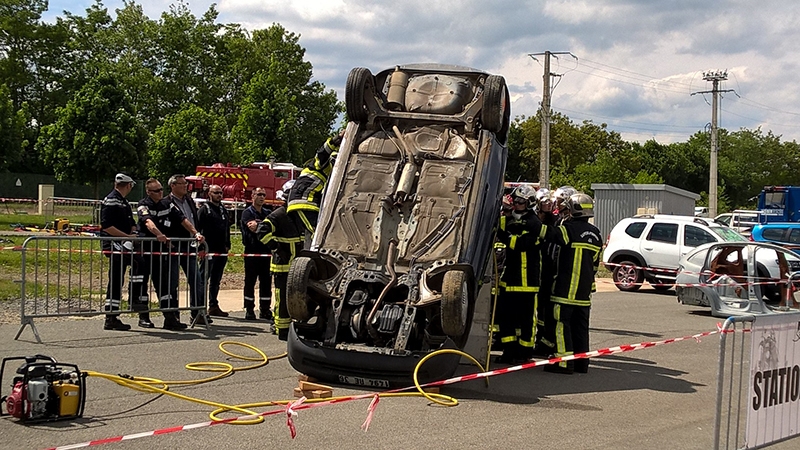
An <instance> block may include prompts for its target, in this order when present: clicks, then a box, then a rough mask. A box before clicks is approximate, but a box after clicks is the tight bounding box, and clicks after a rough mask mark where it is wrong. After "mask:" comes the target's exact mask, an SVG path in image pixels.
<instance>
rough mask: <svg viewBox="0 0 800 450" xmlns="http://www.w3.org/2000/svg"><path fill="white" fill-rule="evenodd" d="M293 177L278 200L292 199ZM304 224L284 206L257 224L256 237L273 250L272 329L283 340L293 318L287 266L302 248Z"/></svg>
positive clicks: (286, 336)
mask: <svg viewBox="0 0 800 450" xmlns="http://www.w3.org/2000/svg"><path fill="white" fill-rule="evenodd" d="M293 184H294V186H297V183H293V180H290V181H287V182H286V183H285V184H284V185H283V188H282V189H281V191H282V192H281V195H280V197H281V198H279V200H284V201H285V200H286V199H288V198H291V190H292V189H294V187H292V185H293ZM304 229H305V225H304V223H303V222H302V221H301V220H299V219H298V216H297V215H291V214H289V213H288V212H287V209H286V205H283V206H281V207H279V208H277V209H276V210H275V211H272V213H270V214H269V215H268V216H267V217H266V218H265V219H264V220H263V221H262V222H261V223H260V224H259V225H258V231H257V235H258V239H259V240H260V242H261V243H262V244H263V245H265V246H267V247H268V248H269V249H270V250H271V251H272V264H270V270H271V271H272V275H273V276H274V277H275V299H276V305H275V309H274V314H273V317H274V324H275V327H274V331H275V333H276V334H277V335H278V339H280V340H282V341H286V340H288V339H289V325H290V324H291V322H292V319H291V318H290V317H289V309H288V307H287V305H286V285H287V283H288V280H289V267H290V265H291V263H292V260H293V259H294V257H295V256H296V255H297V253H298V252H299V251H300V250H302V249H303V242H304V240H305V239H304V237H303V232H304Z"/></svg>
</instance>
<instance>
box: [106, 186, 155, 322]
mask: <svg viewBox="0 0 800 450" xmlns="http://www.w3.org/2000/svg"><path fill="white" fill-rule="evenodd" d="M135 185H136V182H135V181H133V178H131V177H129V176H128V175H125V174H124V173H118V174H117V175H116V177H114V190H112V191H111V192H110V193H109V194H108V195H106V196H105V198H104V199H103V201H102V203H101V204H100V227H101V231H100V236H105V237H109V238H112V239H104V240H103V241H102V248H103V254H105V255H106V257H108V259H109V260H108V287H107V289H106V301H105V307H104V308H103V309H104V310H105V311H108V312H109V314H106V321H105V324H104V325H103V329H105V330H118V331H127V330H130V329H131V326H130V325H128V324H125V323H123V322H122V321H121V320H119V313H118V312H117V313H116V314H114V313H113V312H114V311H119V307H120V303H121V302H122V286H123V285H124V283H125V271H126V270H127V268H128V266H131V280H130V291H129V294H128V299H129V301H130V304H131V308H132V309H134V310H140V311H141V310H146V309H148V307H147V300H146V299H145V302H144V304H143V305H142V304H141V301H140V299H141V297H142V295H145V296H146V295H147V288H146V285H145V284H144V275H143V274H142V272H141V271H142V270H143V269H144V261H143V260H142V257H141V256H140V255H135V254H134V253H133V252H132V250H133V243H132V241H126V240H123V239H120V238H128V239H133V238H135V237H136V221H134V220H133V212H132V211H131V205H130V203H128V200H127V199H126V198H125V197H127V196H128V194H130V193H131V190H132V189H133V187H134V186H135ZM143 292H144V294H143ZM143 316H145V317H144V318H146V319H147V320H148V321H149V318H147V317H146V314H143Z"/></svg>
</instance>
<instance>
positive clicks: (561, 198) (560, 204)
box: [553, 186, 578, 210]
mask: <svg viewBox="0 0 800 450" xmlns="http://www.w3.org/2000/svg"><path fill="white" fill-rule="evenodd" d="M577 193H578V190H577V189H575V188H574V187H572V186H561V187H560V188H558V189H556V190H555V192H553V203H555V205H556V208H558V209H559V210H562V209H566V208H567V201H568V200H569V198H570V197H572V196H573V195H575V194H577Z"/></svg>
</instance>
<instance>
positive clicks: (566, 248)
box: [544, 193, 603, 374]
mask: <svg viewBox="0 0 800 450" xmlns="http://www.w3.org/2000/svg"><path fill="white" fill-rule="evenodd" d="M566 207H567V209H568V210H569V218H567V219H566V220H564V222H563V223H562V224H561V225H560V226H558V227H556V228H555V229H554V230H552V231H551V232H548V233H547V237H546V239H547V240H548V241H552V242H554V243H555V244H556V245H557V246H558V247H559V254H558V261H557V270H558V273H557V275H556V278H555V284H554V285H553V295H552V302H553V318H554V319H555V323H556V328H555V341H556V353H555V354H556V356H568V355H572V354H574V353H583V352H588V351H589V310H590V308H591V299H592V293H593V292H594V291H595V279H594V277H595V273H596V272H597V267H598V265H599V263H600V252H601V250H602V249H603V239H602V238H601V236H600V230H599V229H597V227H595V226H594V225H592V224H590V223H589V218H590V217H593V216H594V200H592V197H590V196H588V195H586V194H583V193H578V194H573V195H572V196H570V197H569V199H568V200H567V202H566ZM544 370H545V371H547V372H556V373H566V374H571V373H572V372H573V371H575V372H579V373H586V372H588V371H589V360H588V359H578V360H575V361H569V362H561V363H559V364H550V365H547V366H545V368H544Z"/></svg>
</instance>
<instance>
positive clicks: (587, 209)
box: [567, 192, 594, 218]
mask: <svg viewBox="0 0 800 450" xmlns="http://www.w3.org/2000/svg"><path fill="white" fill-rule="evenodd" d="M567 206H568V207H569V214H570V215H571V216H572V217H576V218H577V217H594V199H592V197H590V196H588V195H586V194H584V193H582V192H580V193H577V194H573V195H572V196H570V198H569V201H567Z"/></svg>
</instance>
